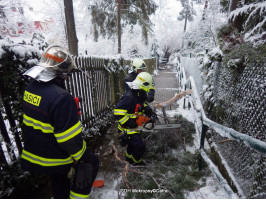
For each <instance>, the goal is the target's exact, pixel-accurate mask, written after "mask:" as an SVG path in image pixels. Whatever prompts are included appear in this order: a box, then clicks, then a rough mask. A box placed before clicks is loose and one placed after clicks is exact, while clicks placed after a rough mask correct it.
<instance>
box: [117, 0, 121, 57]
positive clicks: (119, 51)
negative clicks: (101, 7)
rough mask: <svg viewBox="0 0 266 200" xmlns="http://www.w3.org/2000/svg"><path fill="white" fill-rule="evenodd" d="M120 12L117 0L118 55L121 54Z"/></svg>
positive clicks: (119, 2) (119, 1) (119, 3)
mask: <svg viewBox="0 0 266 200" xmlns="http://www.w3.org/2000/svg"><path fill="white" fill-rule="evenodd" d="M120 11H121V0H118V5H117V36H118V53H121V23H120V21H121V18H120Z"/></svg>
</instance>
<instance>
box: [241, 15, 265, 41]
mask: <svg viewBox="0 0 266 200" xmlns="http://www.w3.org/2000/svg"><path fill="white" fill-rule="evenodd" d="M264 24H266V18H265V19H264V20H263V21H262V22H260V23H258V24H257V25H256V26H255V27H254V28H253V29H252V30H251V31H249V32H248V33H246V35H245V39H246V40H247V39H249V38H251V37H252V36H254V35H255V34H256V32H258V31H260V30H263V25H264ZM263 35H265V31H264V32H263V33H261V34H260V35H259V37H258V38H257V37H256V39H260V38H261V37H262V36H263ZM253 39H254V37H253ZM251 41H252V39H251Z"/></svg>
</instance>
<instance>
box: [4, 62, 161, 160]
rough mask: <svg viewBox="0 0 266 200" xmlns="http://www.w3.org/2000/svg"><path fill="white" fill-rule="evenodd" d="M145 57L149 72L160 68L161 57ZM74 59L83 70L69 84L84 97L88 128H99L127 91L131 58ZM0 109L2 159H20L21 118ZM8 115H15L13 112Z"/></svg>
mask: <svg viewBox="0 0 266 200" xmlns="http://www.w3.org/2000/svg"><path fill="white" fill-rule="evenodd" d="M144 60H145V62H146V64H147V67H148V69H147V70H146V71H147V72H149V73H152V72H153V71H154V69H155V68H156V67H157V66H156V65H157V64H156V63H157V59H156V58H150V59H144ZM74 61H75V63H76V65H77V66H78V68H80V69H82V71H83V72H81V71H78V72H74V73H73V74H72V75H71V76H70V77H69V78H68V79H67V80H66V86H67V89H68V91H69V92H70V93H71V94H72V95H73V96H74V97H81V98H82V101H81V103H80V107H81V111H82V114H81V116H80V118H81V122H82V124H83V128H84V129H85V130H86V129H89V128H92V127H95V125H96V124H97V122H98V121H99V119H105V118H106V115H108V114H109V115H110V114H111V113H112V109H113V106H114V105H115V104H116V103H117V102H118V100H119V99H120V97H121V96H122V94H123V93H124V88H123V82H124V78H125V76H126V74H127V70H128V66H129V64H130V60H123V59H117V60H112V59H104V58H93V57H75V58H74ZM1 101H2V102H1V103H2V105H5V104H7V102H3V101H4V99H3V98H1ZM20 103H21V102H20ZM0 109H1V115H0V128H1V129H0V130H1V135H0V136H1V137H0V141H1V145H0V162H1V163H5V164H7V163H9V161H13V160H15V159H17V157H18V155H20V153H21V150H22V146H23V142H22V135H21V128H20V127H21V124H20V123H19V121H21V119H20V120H19V119H13V118H10V117H7V119H4V117H5V116H7V114H8V113H7V112H9V111H7V110H6V107H5V108H0ZM10 112H12V110H11V111H10ZM8 115H10V116H12V113H9V114H8ZM10 120H11V121H10ZM14 123H15V124H14ZM15 152H16V153H15Z"/></svg>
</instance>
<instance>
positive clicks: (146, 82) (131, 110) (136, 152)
mask: <svg viewBox="0 0 266 200" xmlns="http://www.w3.org/2000/svg"><path fill="white" fill-rule="evenodd" d="M127 84H128V86H129V88H130V89H129V90H128V91H127V92H126V93H125V94H124V95H123V96H122V97H121V99H120V101H119V102H118V104H117V106H116V107H115V109H114V116H115V118H116V119H117V120H118V132H119V134H120V136H119V138H118V139H119V142H120V144H121V145H122V146H127V151H126V160H127V161H129V163H130V164H133V165H145V163H144V162H143V160H142V157H143V155H144V152H145V149H146V148H145V144H144V142H143V141H142V139H141V136H140V131H139V130H138V129H136V128H137V127H138V123H137V119H138V118H137V117H138V115H139V114H143V115H147V116H148V117H151V115H152V114H153V111H152V109H151V108H150V107H149V106H148V105H147V104H146V103H145V99H143V98H142V96H143V95H147V92H148V91H149V90H150V89H154V86H153V80H152V76H151V75H150V74H149V73H148V72H141V73H139V74H138V76H137V77H136V79H135V80H134V81H133V82H127Z"/></svg>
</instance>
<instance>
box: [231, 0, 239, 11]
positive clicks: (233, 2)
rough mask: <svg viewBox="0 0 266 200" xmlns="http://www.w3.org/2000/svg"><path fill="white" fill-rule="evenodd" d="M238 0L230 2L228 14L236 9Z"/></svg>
mask: <svg viewBox="0 0 266 200" xmlns="http://www.w3.org/2000/svg"><path fill="white" fill-rule="evenodd" d="M238 2H239V0H230V5H229V12H232V11H233V10H235V9H236V8H237V4H238Z"/></svg>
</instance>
